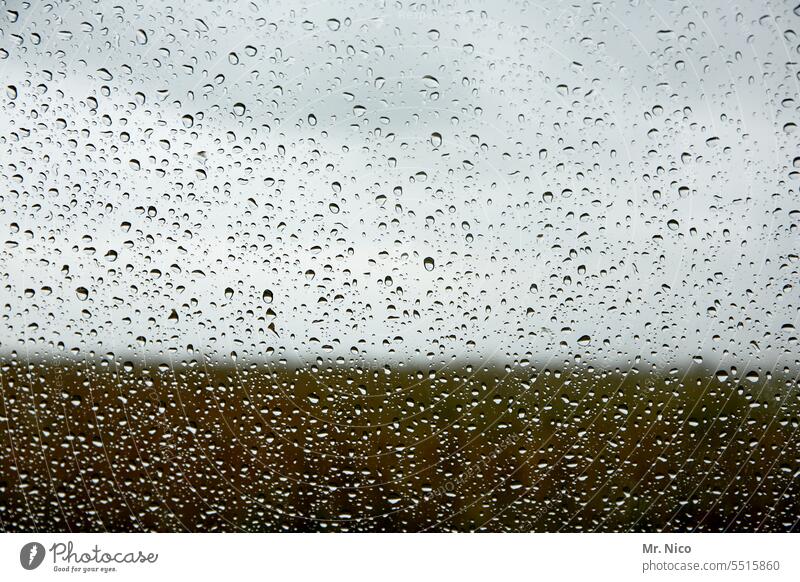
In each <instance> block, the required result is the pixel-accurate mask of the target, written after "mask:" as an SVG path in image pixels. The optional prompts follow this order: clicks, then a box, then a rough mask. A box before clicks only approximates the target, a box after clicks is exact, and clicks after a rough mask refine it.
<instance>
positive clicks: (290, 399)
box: [0, 357, 800, 532]
mask: <svg viewBox="0 0 800 582" xmlns="http://www.w3.org/2000/svg"><path fill="white" fill-rule="evenodd" d="M2 364H3V365H2V368H1V373H2V377H1V379H2V401H0V426H2V427H3V439H4V440H3V447H2V448H1V449H0V468H2V471H1V472H0V527H2V529H3V530H4V531H20V530H27V531H33V530H36V531H473V530H484V531H544V532H554V531H570V532H572V531H660V530H665V531H794V530H797V529H798V527H799V526H798V519H799V518H800V501H798V491H797V489H798V471H800V463H798V456H799V455H798V452H799V451H798V439H797V436H798V435H797V427H798V410H800V398H799V397H798V393H797V386H796V380H795V379H794V378H793V377H791V376H789V375H788V374H783V375H770V374H764V373H762V374H761V375H760V376H759V378H758V379H757V380H755V381H750V380H745V379H744V378H742V374H741V373H740V374H739V375H738V376H737V375H731V376H730V377H728V378H722V377H720V376H717V375H715V373H714V372H713V371H709V370H704V369H700V368H696V369H695V368H691V367H688V366H687V367H685V368H684V369H683V370H680V371H679V370H671V371H666V370H665V371H658V370H653V369H646V368H644V367H642V368H641V369H638V370H637V369H633V370H630V371H627V372H624V371H619V370H617V371H615V370H605V371H603V370H597V369H592V368H591V367H589V366H585V365H580V366H579V365H575V366H574V367H572V368H569V367H562V368H558V369H557V368H554V367H550V368H539V367H527V368H515V369H504V368H502V367H498V368H489V367H485V368H478V367H471V366H468V365H464V366H462V367H461V368H460V369H453V368H448V369H445V370H441V371H436V370H434V369H428V368H425V367H419V368H416V369H410V368H408V367H405V368H404V367H387V368H384V369H366V368H363V369H359V368H358V367H354V366H346V367H345V366H337V365H335V364H333V363H331V364H330V365H322V366H318V367H312V366H308V367H305V368H303V369H292V368H290V367H289V366H286V365H284V366H269V365H265V364H259V365H240V366H238V367H234V366H232V365H228V366H221V365H213V364H210V363H203V362H202V361H193V362H181V363H180V364H176V365H174V366H170V365H168V364H166V363H152V364H149V365H148V366H147V367H144V366H142V365H132V364H122V363H118V362H93V363H77V362H50V363H31V364H29V363H23V362H21V361H19V360H17V359H15V358H13V357H6V358H4V359H3V360H2Z"/></svg>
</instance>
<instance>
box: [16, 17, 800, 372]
mask: <svg viewBox="0 0 800 582" xmlns="http://www.w3.org/2000/svg"><path fill="white" fill-rule="evenodd" d="M121 4H124V6H125V9H124V10H123V9H122V8H118V7H112V6H111V4H102V3H101V4H99V5H97V4H93V3H90V2H76V3H72V4H69V5H63V6H61V5H57V6H52V7H51V8H50V9H47V8H46V5H44V4H40V3H32V6H30V7H26V6H24V5H23V4H22V3H14V2H12V3H7V5H6V10H5V11H4V14H2V15H0V21H2V25H1V26H0V28H2V36H1V37H0V47H2V49H3V52H2V53H0V54H1V55H2V56H3V57H4V59H3V60H2V61H0V72H2V75H3V78H4V80H5V84H6V85H7V86H9V87H11V88H8V89H6V91H5V93H4V95H3V96H2V103H3V108H4V112H5V115H3V116H2V117H1V118H0V152H2V153H1V154H0V155H2V169H3V180H4V182H5V187H4V189H3V192H2V193H0V197H2V204H1V205H0V228H2V229H3V232H4V244H3V247H2V251H1V252H0V265H2V272H1V273H0V282H2V286H0V305H2V307H3V316H2V320H0V342H1V345H2V346H3V349H4V351H6V352H8V351H10V350H17V351H18V352H21V353H27V354H28V355H33V354H49V353H52V352H55V351H59V350H61V349H63V350H66V351H69V350H74V349H78V350H80V352H81V353H88V352H91V351H95V352H97V353H100V354H104V353H108V352H114V353H115V354H118V355H119V356H120V357H122V358H131V357H135V356H142V355H147V356H148V357H157V358H161V359H165V358H171V359H181V358H186V357H188V356H189V355H195V356H196V355H197V353H202V354H205V355H209V356H214V357H227V356H228V355H229V354H230V353H231V352H232V351H235V352H236V353H237V354H238V355H239V356H240V357H241V358H245V359H248V358H256V359H261V358H265V357H268V358H280V357H284V358H288V359H292V360H294V359H300V360H304V361H308V360H313V359H314V358H316V357H317V356H322V357H324V358H335V357H337V356H341V357H343V358H345V359H353V360H356V361H361V362H365V363H375V362H377V363H382V362H385V361H408V360H409V359H418V358H423V357H426V356H427V357H430V358H433V359H434V361H437V362H439V361H447V360H449V359H451V358H453V357H455V358H458V359H470V360H483V359H486V358H492V359H494V360H496V361H501V362H514V361H517V362H519V361H530V362H540V361H542V360H550V359H554V360H555V361H562V360H563V359H565V358H570V359H573V358H574V357H575V356H576V355H577V354H580V355H581V357H582V358H583V359H584V360H587V361H591V362H597V363H598V364H602V365H612V364H617V363H620V362H623V363H624V362H630V361H631V360H632V358H634V357H635V356H641V358H642V359H643V360H644V361H645V362H648V363H655V364H659V365H665V364H669V363H675V362H686V361H688V360H689V359H690V358H692V357H695V356H702V357H704V358H705V359H706V362H709V361H712V362H713V361H716V360H719V359H721V358H726V359H727V360H732V361H736V362H747V365H750V364H751V363H752V364H753V365H759V364H761V365H766V364H769V365H773V364H774V363H775V362H780V363H782V364H784V365H787V366H794V364H795V361H796V358H797V355H798V348H797V343H796V340H795V338H796V335H797V332H796V330H795V326H796V324H797V322H796V320H797V303H798V291H797V288H796V280H797V255H798V254H800V253H799V252H798V250H799V249H798V243H797V236H796V229H797V219H798V215H799V214H798V204H797V184H798V183H797V175H798V174H797V172H798V171H800V170H798V169H797V168H796V167H795V166H800V160H798V162H796V163H794V162H793V160H794V158H795V156H796V155H797V152H798V148H797V146H798V144H797V135H798V133H797V132H795V131H794V126H793V124H794V123H797V118H798V116H797V107H798V84H797V72H798V71H797V63H796V47H797V38H796V34H795V32H793V31H792V29H793V28H795V27H796V25H797V23H798V17H797V16H795V15H794V14H792V12H791V10H790V7H789V5H788V4H785V3H773V4H770V3H764V2H745V3H743V4H742V5H741V6H739V7H733V6H731V5H729V4H728V3H727V2H703V3H702V4H698V5H697V6H695V5H694V4H692V3H681V2H659V3H654V4H651V3H648V2H616V3H612V2H608V3H607V2H603V3H600V2H596V3H588V4H587V5H585V6H578V7H576V6H574V5H573V4H572V3H564V4H558V3H555V4H554V3H546V4H537V3H529V2H451V3H443V2H441V3H440V2H433V3H429V4H427V5H426V6H425V7H424V8H423V7H421V6H422V5H411V4H409V5H405V4H404V5H400V4H395V3H372V2H360V3H356V2H320V3H313V4H303V3H295V2H283V3H276V2H271V3H269V4H266V5H264V7H263V8H256V7H255V5H254V4H253V3H248V2H227V3H216V2H215V3H198V2H185V3H184V2H168V3H143V4H142V5H134V4H133V3H121ZM219 4H223V6H224V8H219ZM47 6H49V5H47ZM428 257H430V258H432V259H433V267H432V269H430V270H429V268H426V263H425V259H426V258H428ZM428 267H430V265H428ZM48 289H49V290H50V292H48ZM270 297H271V302H269V298H270ZM176 317H177V320H176ZM188 346H191V348H192V349H193V350H194V351H192V350H190V349H189V347H188Z"/></svg>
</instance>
